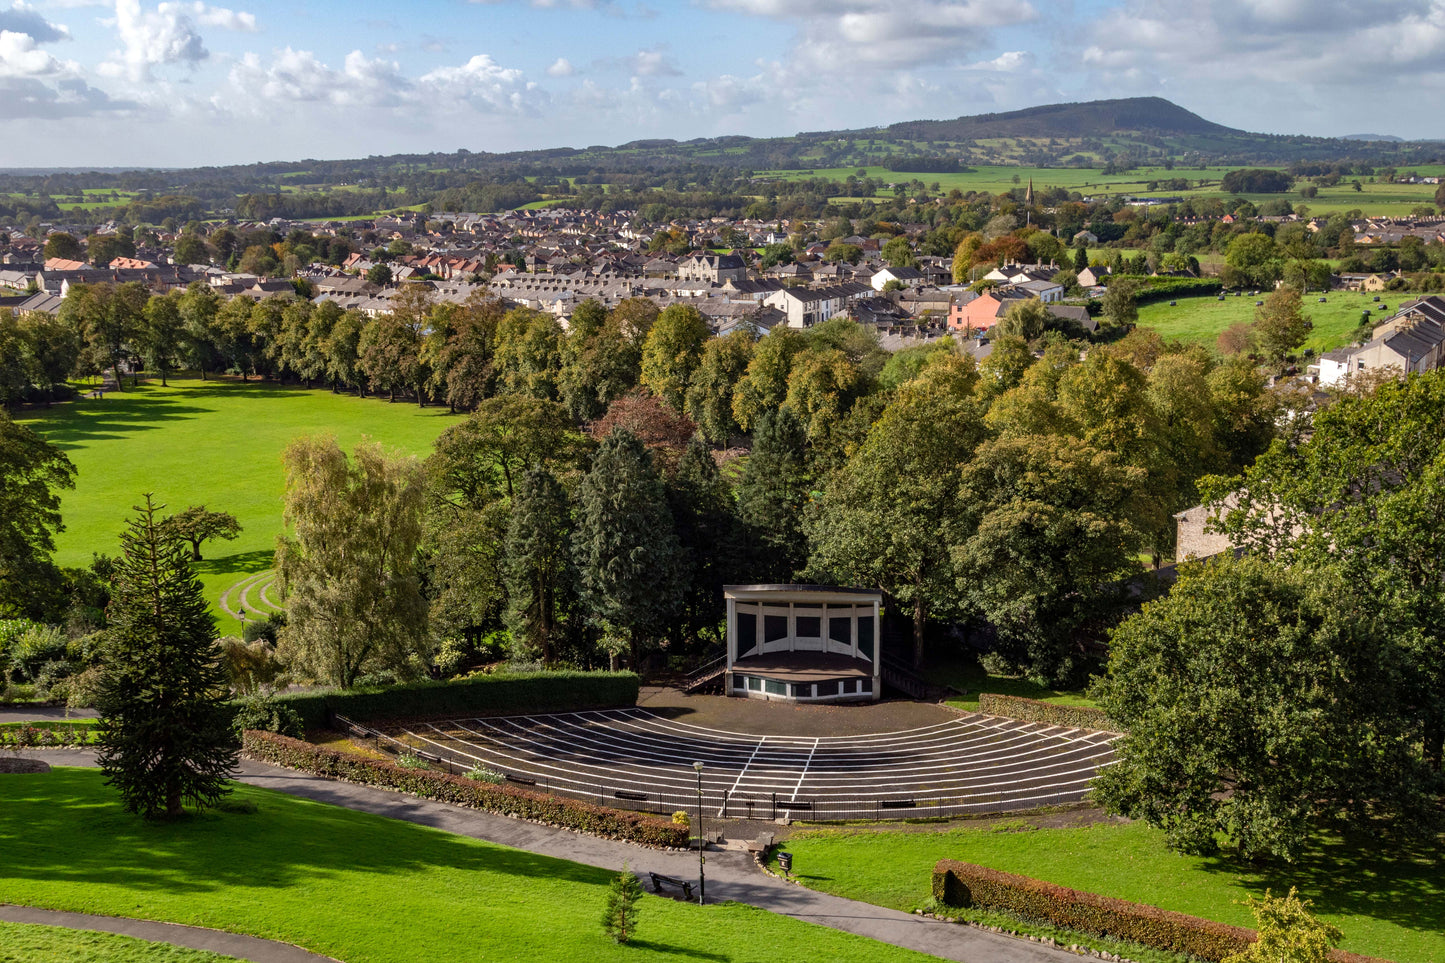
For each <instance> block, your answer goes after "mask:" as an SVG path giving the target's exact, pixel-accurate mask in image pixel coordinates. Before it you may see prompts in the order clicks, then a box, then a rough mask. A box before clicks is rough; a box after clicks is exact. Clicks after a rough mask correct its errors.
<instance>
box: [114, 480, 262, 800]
mask: <svg viewBox="0 0 1445 963" xmlns="http://www.w3.org/2000/svg"><path fill="white" fill-rule="evenodd" d="M162 507H163V506H160V505H156V504H155V503H154V502H153V501H152V499H151V496H150V495H146V501H145V504H144V505H141V506H137V507H136V511H137V512H139V515H138V516H137V517H136V518H133V519H131V521H130V523H129V524H128V526H127V528H126V531H125V533H124V534H123V535H122V536H121V556H120V558H119V559H118V560H117V562H116V565H115V576H114V581H113V583H112V587H111V602H110V609H109V612H108V615H109V618H110V628H108V629H107V630H106V637H107V638H106V648H105V654H104V658H103V661H102V663H101V678H100V684H99V692H98V695H97V697H96V703H95V707H96V709H97V710H98V711H99V713H100V726H99V729H100V765H101V768H102V769H103V770H104V771H105V773H106V782H107V784H109V785H112V786H115V787H116V789H118V790H119V791H120V794H121V799H122V800H123V801H124V803H125V808H126V810H127V811H129V812H135V813H140V814H141V815H143V816H146V817H147V818H155V817H159V816H167V817H174V816H179V815H180V814H181V813H182V811H183V805H184V804H185V803H187V802H189V803H191V804H193V805H194V806H196V807H198V808H204V807H206V806H213V805H215V804H216V803H217V802H219V801H220V798H221V797H222V796H224V795H225V794H226V793H228V792H230V789H229V788H228V787H227V785H226V782H227V779H228V777H229V776H230V774H231V771H232V769H234V767H235V765H236V748H237V747H236V744H235V737H234V736H233V734H232V732H231V717H230V712H229V710H228V708H227V706H226V696H227V689H226V672H225V669H224V667H223V666H222V662H221V650H220V647H219V646H218V645H217V644H216V630H215V620H214V619H213V618H212V617H211V614H210V612H209V611H208V609H207V606H206V600H205V597H204V596H203V595H202V593H201V583H200V580H199V579H198V578H196V575H195V573H194V572H193V571H192V570H191V564H190V548H189V546H187V544H186V543H185V541H184V540H183V539H182V538H180V537H179V536H178V535H177V534H176V533H175V532H174V531H172V530H171V529H170V528H168V527H167V526H165V525H163V524H162V523H161V519H160V517H159V516H158V514H157V513H158V512H159V511H160V509H161V508H162Z"/></svg>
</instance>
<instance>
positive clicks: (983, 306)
mask: <svg viewBox="0 0 1445 963" xmlns="http://www.w3.org/2000/svg"><path fill="white" fill-rule="evenodd" d="M1023 300H1024V298H1022V297H1017V296H1014V297H1011V296H1009V293H1008V292H1005V291H999V290H994V291H985V292H983V293H982V294H980V295H979V296H978V297H976V298H974V299H973V300H972V301H968V302H965V303H963V304H957V303H955V304H954V306H953V307H951V308H949V311H948V329H949V330H950V331H963V332H966V333H970V334H971V333H973V332H975V331H987V330H988V329H989V328H992V327H993V326H994V325H995V324H997V323H998V322H999V319H1000V318H1002V317H1003V316H1004V314H1005V313H1007V311H1008V309H1009V308H1011V307H1013V306H1014V305H1015V304H1018V303H1019V302H1020V301H1023Z"/></svg>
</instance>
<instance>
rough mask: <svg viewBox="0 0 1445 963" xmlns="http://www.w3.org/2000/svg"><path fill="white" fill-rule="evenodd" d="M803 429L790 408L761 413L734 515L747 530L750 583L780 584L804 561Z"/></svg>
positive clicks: (805, 552)
mask: <svg viewBox="0 0 1445 963" xmlns="http://www.w3.org/2000/svg"><path fill="white" fill-rule="evenodd" d="M805 444H806V438H805V436H804V433H803V425H802V423H801V422H800V421H799V420H798V417H797V416H796V415H794V414H793V412H792V410H791V409H789V408H780V409H778V410H777V411H769V412H765V413H764V414H763V416H762V417H761V418H759V419H758V423H757V430H756V431H755V432H754V434H753V452H752V455H751V456H749V458H748V464H747V467H746V468H744V469H743V477H742V481H741V482H740V483H739V485H738V513H739V515H740V516H741V518H742V522H743V525H745V526H746V527H747V533H748V541H749V548H750V549H751V554H752V556H753V557H752V559H751V561H752V563H753V566H754V569H753V571H754V572H755V574H754V576H753V579H752V580H753V581H758V582H766V581H772V582H777V581H785V580H787V579H790V578H792V576H793V573H794V572H796V571H797V570H798V569H800V568H802V567H803V564H804V563H805V562H806V561H807V559H808V539H807V536H806V535H805V534H804V533H803V506H804V505H805V504H806V502H807V500H808V477H807V471H806V468H805V464H804V446H805Z"/></svg>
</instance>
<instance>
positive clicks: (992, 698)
mask: <svg viewBox="0 0 1445 963" xmlns="http://www.w3.org/2000/svg"><path fill="white" fill-rule="evenodd" d="M978 711H979V712H982V713H984V714H986V715H991V716H1008V717H1009V718H1010V719H1018V720H1020V721H1022V722H1038V723H1042V724H1043V725H1046V726H1063V727H1064V728H1066V729H1099V730H1101V731H1104V732H1120V731H1122V727H1121V726H1120V725H1119V724H1118V723H1117V722H1115V721H1114V720H1112V719H1110V718H1109V717H1108V716H1107V715H1105V714H1104V712H1103V710H1101V709H1095V708H1093V707H1091V706H1061V705H1055V704H1054V703H1052V702H1040V701H1039V700H1037V699H1025V698H1022V697H1021V696H1011V695H999V694H998V693H996V692H981V693H979V696H978Z"/></svg>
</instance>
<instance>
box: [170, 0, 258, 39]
mask: <svg viewBox="0 0 1445 963" xmlns="http://www.w3.org/2000/svg"><path fill="white" fill-rule="evenodd" d="M161 6H163V7H164V6H167V4H161ZM181 6H185V5H184V4H181ZM190 10H191V12H192V14H194V16H195V18H196V22H197V23H199V24H201V25H202V26H206V27H220V28H221V29H222V30H234V31H237V32H238V33H255V32H256V30H257V27H256V15H255V14H254V13H246V12H245V11H241V10H227V9H226V8H225V7H208V6H206V5H205V4H204V3H199V2H197V3H192V4H190Z"/></svg>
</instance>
